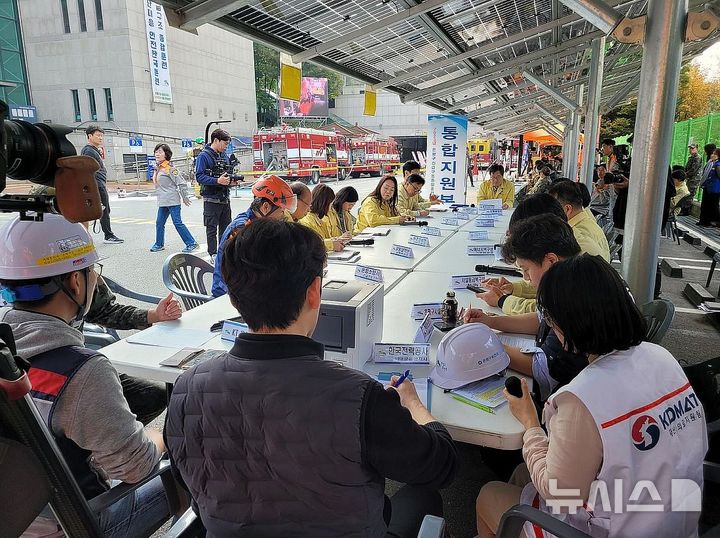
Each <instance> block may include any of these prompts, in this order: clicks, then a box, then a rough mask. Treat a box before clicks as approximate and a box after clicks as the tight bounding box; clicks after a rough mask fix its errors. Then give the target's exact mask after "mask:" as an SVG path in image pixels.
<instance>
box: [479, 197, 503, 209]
mask: <svg viewBox="0 0 720 538" xmlns="http://www.w3.org/2000/svg"><path fill="white" fill-rule="evenodd" d="M477 207H478V209H479V210H480V211H488V210H490V209H499V210H500V211H502V200H501V199H500V198H494V199H492V200H482V201H480V202H478V204H477Z"/></svg>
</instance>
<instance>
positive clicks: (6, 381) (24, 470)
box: [0, 324, 186, 538]
mask: <svg viewBox="0 0 720 538" xmlns="http://www.w3.org/2000/svg"><path fill="white" fill-rule="evenodd" d="M1 342H5V343H6V344H7V345H4V344H2V343H1ZM14 355H15V344H14V341H13V338H12V332H11V331H10V327H9V326H8V325H6V324H0V476H3V477H4V478H6V477H8V476H12V473H14V474H15V475H20V476H22V479H21V480H20V479H19V480H3V487H2V495H3V497H4V498H14V499H15V500H16V501H15V502H7V503H2V504H0V521H2V527H3V536H19V535H20V534H21V533H22V532H23V531H24V530H25V529H26V528H27V527H28V525H30V523H31V522H32V521H33V520H34V519H35V518H36V517H37V516H38V515H40V513H41V512H43V510H44V508H45V506H46V505H47V504H49V505H50V507H51V509H52V512H53V514H54V516H55V518H56V519H57V521H58V523H59V525H60V526H61V527H62V529H63V532H64V533H65V535H66V536H72V537H76V536H77V537H93V538H94V537H98V538H99V537H101V536H103V533H102V532H101V531H100V527H99V524H98V514H99V513H100V512H102V511H103V510H105V509H106V508H108V507H109V506H112V505H113V504H115V503H117V502H118V501H120V500H122V499H124V498H125V497H127V496H128V495H130V494H132V493H133V492H134V491H135V490H137V489H138V488H139V487H140V486H142V485H144V484H146V483H148V482H149V481H150V480H152V479H154V478H155V477H158V476H159V477H161V479H162V481H163V485H164V486H165V491H166V493H167V497H168V503H169V505H170V512H171V514H172V513H179V512H180V511H181V506H183V505H186V503H183V502H182V501H181V498H182V497H181V495H183V496H184V493H181V492H180V491H179V490H178V488H177V485H176V483H175V481H174V479H173V477H172V474H171V473H170V463H169V462H168V461H161V462H160V463H158V465H157V466H156V467H155V469H154V470H153V472H152V473H150V474H149V475H148V476H147V477H145V478H144V479H143V480H142V481H141V482H139V483H137V484H119V485H117V486H115V487H113V488H111V489H109V490H108V491H106V492H104V493H102V494H100V495H98V496H97V497H94V498H92V499H90V500H86V499H85V496H84V495H83V493H82V492H81V490H80V487H79V486H78V484H77V482H76V481H75V478H74V477H73V475H72V473H71V472H70V469H69V468H68V466H67V463H66V462H65V459H64V458H63V455H62V453H61V452H60V449H59V448H58V446H57V443H56V442H55V438H54V437H53V435H52V433H50V431H49V429H48V428H47V426H46V425H45V422H44V421H43V419H42V417H41V416H40V413H39V412H38V410H37V408H36V407H35V403H34V402H33V400H32V398H31V396H30V389H31V385H30V380H29V379H28V377H27V374H26V373H25V372H24V371H23V370H21V369H20V368H19V367H18V362H17V360H16V357H15V356H14ZM20 499H24V500H25V502H17V500H20ZM162 524H163V522H159V523H158V528H159V527H160V526H161V525H162Z"/></svg>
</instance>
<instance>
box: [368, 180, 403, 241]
mask: <svg viewBox="0 0 720 538" xmlns="http://www.w3.org/2000/svg"><path fill="white" fill-rule="evenodd" d="M397 196H398V195H397V180H396V179H395V176H391V175H386V176H383V177H382V178H381V179H380V182H379V183H378V184H377V187H375V190H374V191H372V192H371V193H370V194H368V196H367V198H365V199H364V200H363V203H362V205H361V206H360V212H359V213H358V223H357V232H361V231H363V230H364V229H365V228H367V227H372V226H382V225H384V224H400V223H401V222H407V221H414V220H415V218H414V217H406V216H404V215H400V212H399V211H398V209H397Z"/></svg>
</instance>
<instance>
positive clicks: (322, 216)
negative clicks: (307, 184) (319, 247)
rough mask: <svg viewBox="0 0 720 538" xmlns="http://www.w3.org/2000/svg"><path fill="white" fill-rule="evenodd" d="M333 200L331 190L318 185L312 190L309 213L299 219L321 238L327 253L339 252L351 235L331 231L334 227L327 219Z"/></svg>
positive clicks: (337, 230)
mask: <svg viewBox="0 0 720 538" xmlns="http://www.w3.org/2000/svg"><path fill="white" fill-rule="evenodd" d="M334 199H335V193H334V192H333V190H332V189H331V188H330V187H328V186H327V185H325V184H324V183H320V184H319V185H318V186H317V187H315V190H313V193H312V201H311V202H310V212H309V213H308V214H307V215H305V216H304V217H303V218H301V219H300V220H299V222H300V224H302V225H303V226H307V227H308V228H310V229H311V230H313V231H314V232H315V233H317V234H318V235H319V236H320V237H321V238H322V240H323V242H324V243H325V248H326V249H327V250H328V251H335V252H340V251H341V250H343V249H344V248H345V244H346V243H347V242H348V241H349V240H350V239H351V238H352V234H351V233H350V232H345V233H339V232H340V230H339V229H338V228H335V229H333V228H334V227H333V226H332V223H331V221H330V219H329V218H328V212H329V211H330V209H331V206H332V203H333V200H334Z"/></svg>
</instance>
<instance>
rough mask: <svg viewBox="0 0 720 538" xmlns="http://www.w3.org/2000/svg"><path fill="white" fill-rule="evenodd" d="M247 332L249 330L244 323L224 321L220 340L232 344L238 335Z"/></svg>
mask: <svg viewBox="0 0 720 538" xmlns="http://www.w3.org/2000/svg"><path fill="white" fill-rule="evenodd" d="M249 330H250V329H248V326H247V325H245V324H244V323H238V322H237V321H231V320H229V319H226V320H225V321H224V322H223V326H222V332H221V333H220V339H221V340H228V341H230V342H234V341H235V338H237V336H238V335H239V334H242V333H246V332H248V331H249Z"/></svg>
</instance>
